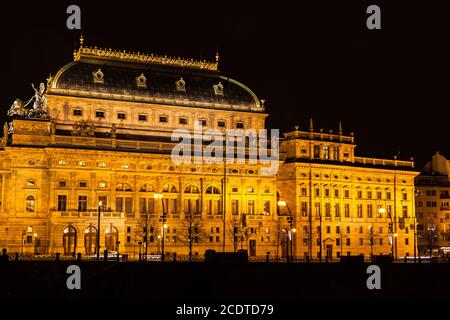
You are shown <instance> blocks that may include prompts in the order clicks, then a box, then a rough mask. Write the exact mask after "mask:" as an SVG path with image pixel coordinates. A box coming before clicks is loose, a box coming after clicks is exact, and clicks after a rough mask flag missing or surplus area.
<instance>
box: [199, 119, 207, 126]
mask: <svg viewBox="0 0 450 320" xmlns="http://www.w3.org/2000/svg"><path fill="white" fill-rule="evenodd" d="M198 122H199V123H200V125H201V126H202V127H206V120H205V119H200V120H198Z"/></svg>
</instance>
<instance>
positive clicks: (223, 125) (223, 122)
mask: <svg viewBox="0 0 450 320" xmlns="http://www.w3.org/2000/svg"><path fill="white" fill-rule="evenodd" d="M217 126H218V127H219V128H225V121H217Z"/></svg>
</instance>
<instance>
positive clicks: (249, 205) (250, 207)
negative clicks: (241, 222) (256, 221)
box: [247, 200, 255, 215]
mask: <svg viewBox="0 0 450 320" xmlns="http://www.w3.org/2000/svg"><path fill="white" fill-rule="evenodd" d="M247 209H248V214H249V215H254V214H255V200H248V203H247Z"/></svg>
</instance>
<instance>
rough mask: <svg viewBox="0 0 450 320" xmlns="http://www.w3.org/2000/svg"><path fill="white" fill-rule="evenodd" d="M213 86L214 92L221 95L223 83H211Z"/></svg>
mask: <svg viewBox="0 0 450 320" xmlns="http://www.w3.org/2000/svg"><path fill="white" fill-rule="evenodd" d="M213 88H214V93H215V94H216V96H223V85H222V83H220V82H219V83H218V84H215V85H213Z"/></svg>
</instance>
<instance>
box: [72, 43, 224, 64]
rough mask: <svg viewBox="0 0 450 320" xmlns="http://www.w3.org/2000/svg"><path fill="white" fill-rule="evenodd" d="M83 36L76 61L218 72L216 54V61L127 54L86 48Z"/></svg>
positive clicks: (139, 53) (111, 50) (75, 52)
mask: <svg viewBox="0 0 450 320" xmlns="http://www.w3.org/2000/svg"><path fill="white" fill-rule="evenodd" d="M83 44H84V38H83V35H81V37H80V47H79V48H78V50H75V51H74V53H73V58H74V61H79V60H81V59H82V58H97V59H105V60H115V61H128V62H136V63H148V64H159V65H169V66H175V67H181V68H186V69H200V70H208V71H218V65H219V53H218V52H217V53H216V61H215V62H211V61H206V60H194V59H186V58H180V57H178V58H173V57H169V56H167V55H164V56H159V55H154V54H144V53H141V52H127V51H126V50H113V49H102V48H97V47H84V46H83Z"/></svg>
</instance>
